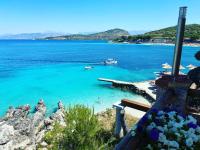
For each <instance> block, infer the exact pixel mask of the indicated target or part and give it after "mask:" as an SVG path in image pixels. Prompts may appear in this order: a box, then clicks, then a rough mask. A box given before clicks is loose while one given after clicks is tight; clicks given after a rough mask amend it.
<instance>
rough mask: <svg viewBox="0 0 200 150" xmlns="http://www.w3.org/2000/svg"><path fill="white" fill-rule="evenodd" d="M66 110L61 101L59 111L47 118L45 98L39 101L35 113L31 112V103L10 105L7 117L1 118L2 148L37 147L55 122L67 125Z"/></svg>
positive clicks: (0, 134) (11, 149)
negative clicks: (16, 105)
mask: <svg viewBox="0 0 200 150" xmlns="http://www.w3.org/2000/svg"><path fill="white" fill-rule="evenodd" d="M64 111H65V110H64V106H63V104H62V102H61V101H59V103H58V109H57V111H56V112H55V113H53V114H52V115H51V116H50V117H47V118H45V113H46V106H45V104H44V101H43V100H40V101H39V102H38V104H37V105H36V107H35V112H34V113H33V114H30V113H29V112H30V106H29V105H24V106H19V107H17V108H14V107H9V109H8V111H7V112H6V115H5V117H4V118H3V119H2V120H0V150H14V149H27V150H28V149H31V150H34V149H36V148H37V145H38V144H39V143H40V142H42V139H43V137H44V135H45V132H46V131H48V130H51V129H52V128H53V124H54V122H59V123H60V124H61V125H64V126H65V125H66V124H65V121H64ZM29 114H30V115H29ZM43 144H44V143H43Z"/></svg>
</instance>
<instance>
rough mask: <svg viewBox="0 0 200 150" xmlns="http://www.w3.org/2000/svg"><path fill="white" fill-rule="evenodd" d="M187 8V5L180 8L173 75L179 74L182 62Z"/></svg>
mask: <svg viewBox="0 0 200 150" xmlns="http://www.w3.org/2000/svg"><path fill="white" fill-rule="evenodd" d="M186 10H187V7H180V10H179V18H178V25H177V29H176V43H175V49H174V60H173V68H172V76H174V77H175V76H178V75H179V67H180V63H181V53H182V47H183V39H184V30H185V22H186Z"/></svg>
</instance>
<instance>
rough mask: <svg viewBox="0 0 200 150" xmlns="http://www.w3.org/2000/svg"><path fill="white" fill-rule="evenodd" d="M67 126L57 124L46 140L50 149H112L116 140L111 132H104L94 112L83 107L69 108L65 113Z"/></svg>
mask: <svg viewBox="0 0 200 150" xmlns="http://www.w3.org/2000/svg"><path fill="white" fill-rule="evenodd" d="M65 121H66V124H67V126H66V127H61V126H60V125H59V124H57V123H56V124H55V126H54V129H53V130H52V131H49V132H48V133H47V134H46V135H45V138H44V140H45V141H46V142H47V143H48V144H49V145H50V146H49V149H63V150H64V149H66V150H96V149H111V147H110V146H112V143H113V142H114V141H115V138H114V137H113V136H112V132H111V131H106V130H104V129H103V128H102V127H101V125H100V123H99V121H98V118H97V116H96V115H95V114H94V111H93V110H92V109H90V108H88V107H85V106H83V105H75V106H73V107H69V108H68V109H67V110H66V113H65Z"/></svg>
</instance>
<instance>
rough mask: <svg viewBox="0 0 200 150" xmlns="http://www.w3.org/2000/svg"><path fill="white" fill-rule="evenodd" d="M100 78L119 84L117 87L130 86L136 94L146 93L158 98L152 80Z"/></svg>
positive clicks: (115, 84)
mask: <svg viewBox="0 0 200 150" xmlns="http://www.w3.org/2000/svg"><path fill="white" fill-rule="evenodd" d="M98 80H99V81H104V82H110V83H112V84H113V86H117V87H128V88H129V89H134V90H132V91H133V92H134V93H136V94H139V95H142V96H143V95H144V97H145V94H147V95H148V96H149V97H150V98H152V99H153V100H155V99H156V93H155V89H154V87H153V86H152V85H151V84H150V82H151V81H152V80H150V81H143V82H126V81H120V80H113V79H107V78H98ZM145 98H146V97H145Z"/></svg>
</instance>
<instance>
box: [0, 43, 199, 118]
mask: <svg viewBox="0 0 200 150" xmlns="http://www.w3.org/2000/svg"><path fill="white" fill-rule="evenodd" d="M173 50H174V47H173V46H163V45H136V44H112V43H109V42H107V41H37V40H1V41H0V116H2V115H3V114H5V112H6V110H7V109H8V107H9V106H19V105H23V104H30V105H31V107H32V108H34V106H35V105H36V104H37V102H38V100H39V99H41V98H42V99H43V100H44V101H45V104H46V105H47V110H48V111H47V113H48V114H49V113H50V112H52V111H54V110H55V108H56V106H57V102H58V101H59V100H62V102H63V103H64V104H65V105H66V106H67V105H74V104H85V105H87V106H90V107H94V109H95V111H101V110H103V109H105V108H107V107H112V104H113V103H114V102H117V101H120V100H121V99H122V98H129V99H133V100H139V101H143V100H144V99H143V98H142V97H141V96H137V95H134V94H132V93H129V92H126V91H122V90H119V89H114V88H112V87H111V85H110V84H108V83H104V82H100V81H98V80H97V79H98V78H99V77H103V78H112V79H118V80H125V81H143V80H150V79H154V78H155V75H154V73H153V72H156V71H160V70H162V68H161V65H162V64H163V63H165V62H168V63H169V64H171V63H172V60H173ZM198 50H200V47H184V48H183V56H182V65H184V66H187V65H189V64H194V65H199V62H198V61H196V60H195V59H194V57H193V56H194V54H195V52H196V51H198ZM107 58H115V59H116V60H117V61H118V64H117V65H114V66H104V65H102V62H103V61H104V60H106V59H107ZM88 65H90V66H93V67H94V68H93V69H92V70H85V69H84V67H85V66H88ZM187 71H188V70H187V69H185V70H183V72H187Z"/></svg>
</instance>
